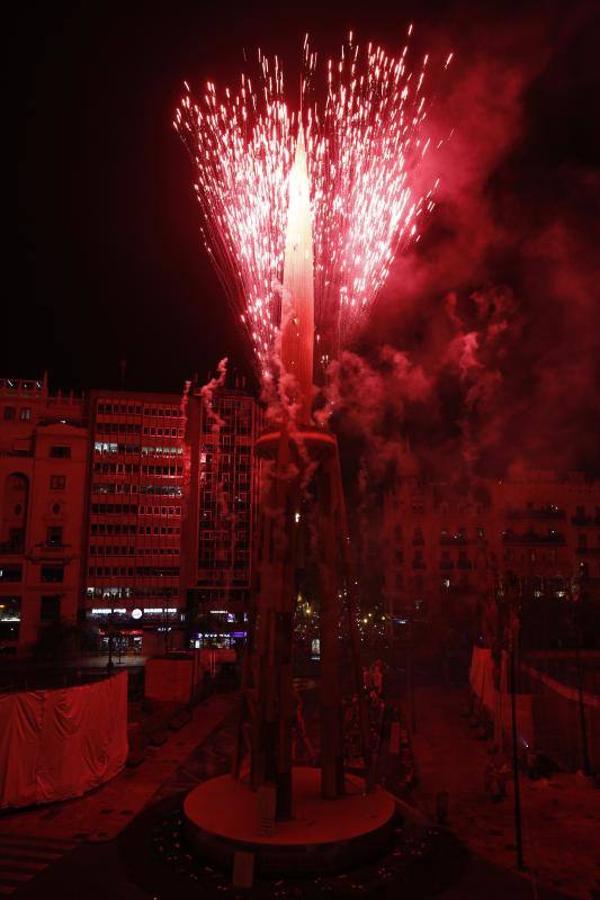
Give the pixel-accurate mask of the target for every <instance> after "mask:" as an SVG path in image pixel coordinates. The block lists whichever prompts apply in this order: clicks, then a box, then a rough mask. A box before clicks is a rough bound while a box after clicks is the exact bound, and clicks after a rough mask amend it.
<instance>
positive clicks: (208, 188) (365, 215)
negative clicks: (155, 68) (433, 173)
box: [174, 30, 449, 371]
mask: <svg viewBox="0 0 600 900" xmlns="http://www.w3.org/2000/svg"><path fill="white" fill-rule="evenodd" d="M409 33H410V30H409ZM304 49H305V73H304V78H303V82H302V90H301V111H300V112H299V113H298V114H296V113H291V112H290V111H289V108H288V105H287V103H286V100H285V96H284V81H283V73H282V69H281V66H280V64H279V60H278V59H277V57H276V58H275V59H274V61H273V62H270V61H269V60H268V59H267V58H266V57H264V56H263V55H261V54H260V52H259V67H260V68H259V78H258V81H257V82H255V84H253V83H252V80H251V79H250V78H248V77H247V76H246V75H242V79H241V85H240V88H239V90H238V91H237V92H232V91H230V90H229V89H227V90H225V91H224V93H223V96H222V97H220V98H219V97H218V96H217V92H216V89H215V86H214V85H213V84H212V83H209V84H208V85H207V90H206V93H205V95H204V97H203V99H202V100H201V101H197V100H194V99H192V96H191V94H190V92H189V88H188V86H187V85H186V89H187V94H186V96H185V97H184V99H183V100H182V102H181V105H180V107H179V109H178V110H177V114H176V119H175V122H174V125H175V127H176V129H177V131H178V132H179V134H180V135H181V137H182V138H183V140H184V142H185V144H186V146H187V148H188V150H189V152H190V154H191V156H192V158H193V161H194V165H195V170H196V184H195V189H196V193H197V196H198V200H199V202H200V204H201V206H202V210H203V213H204V216H203V220H204V226H203V234H204V238H205V243H206V246H207V250H208V252H209V253H210V255H211V258H212V260H213V262H214V264H215V267H216V269H217V272H218V273H219V275H220V277H221V280H222V282H223V285H224V288H225V290H226V292H227V295H228V297H229V300H230V302H231V304H232V306H233V309H234V311H235V314H236V316H237V317H239V320H240V321H241V322H242V324H243V326H244V327H245V329H246V330H247V332H248V334H249V337H250V340H251V342H252V345H253V347H254V350H255V352H256V357H257V360H258V362H259V364H260V366H261V369H262V370H263V371H267V370H268V367H269V359H270V354H271V352H272V350H273V348H274V346H275V344H276V341H277V337H278V334H279V328H280V325H281V317H282V289H281V285H282V282H283V262H284V254H285V246H286V226H287V216H288V180H289V177H290V172H291V169H292V163H293V160H294V155H295V149H296V141H297V134H298V131H299V130H302V129H304V130H305V133H306V144H307V166H308V173H309V179H310V205H311V212H312V231H313V241H314V289H315V291H314V292H315V326H316V334H317V338H319V337H321V336H323V335H326V336H327V339H326V341H325V344H326V346H327V347H328V348H330V349H332V351H333V352H334V353H335V352H336V350H337V349H338V348H339V346H340V344H342V345H343V344H346V343H348V342H349V341H351V340H352V338H353V336H354V335H355V334H356V331H357V329H358V328H359V327H360V325H361V323H362V321H363V320H364V318H365V315H366V314H367V313H368V311H369V309H370V308H371V307H372V305H373V303H374V301H375V299H376V297H377V294H378V292H379V291H380V289H381V287H382V285H383V284H384V282H385V280H386V278H387V276H388V274H389V270H390V265H391V263H392V260H393V258H394V256H395V254H396V253H398V251H399V249H400V248H401V247H402V246H405V245H406V244H407V243H408V242H409V241H411V240H416V239H418V237H419V218H420V216H421V215H422V213H423V211H424V210H426V209H427V210H431V209H433V205H434V201H433V190H434V188H435V185H432V186H431V189H430V190H428V191H426V192H425V193H423V192H419V191H417V189H416V187H415V185H416V184H417V183H418V180H419V179H418V170H419V164H420V162H421V160H422V158H423V157H424V155H425V154H426V153H427V150H428V147H429V140H428V138H427V135H426V127H425V126H426V114H427V113H426V106H427V104H426V100H425V92H424V86H425V79H426V72H427V66H428V58H427V56H426V57H425V58H424V60H423V61H422V65H421V67H420V71H419V72H418V73H414V72H412V71H410V70H409V68H408V66H407V62H406V60H407V50H408V48H407V47H405V48H404V50H403V52H402V54H401V55H400V56H399V57H398V58H394V57H390V56H386V54H385V53H384V51H383V50H382V49H381V48H380V47H373V46H372V45H369V46H368V47H367V48H366V50H364V51H361V49H360V48H359V47H358V46H357V45H355V44H354V43H353V39H352V35H350V37H349V40H348V41H347V42H346V43H345V44H344V46H343V48H342V53H341V56H340V59H339V60H338V61H337V63H334V62H333V61H332V60H330V61H329V62H328V63H327V65H326V67H324V68H323V69H319V66H318V64H317V58H316V55H315V54H314V53H312V52H311V51H310V48H309V46H308V43H307V42H306V41H305V47H304ZM448 62H449V60H447V61H446V65H447V64H448ZM321 71H323V72H324V74H325V78H324V80H321V81H320V80H319V75H320V72H321ZM299 126H300V128H299ZM325 344H324V346H325ZM322 362H324V363H326V362H327V357H326V356H325V357H324V358H322Z"/></svg>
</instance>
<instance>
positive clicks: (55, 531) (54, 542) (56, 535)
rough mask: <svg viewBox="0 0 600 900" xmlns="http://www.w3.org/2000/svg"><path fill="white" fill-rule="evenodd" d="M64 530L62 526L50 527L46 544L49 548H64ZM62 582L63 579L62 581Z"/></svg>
mask: <svg viewBox="0 0 600 900" xmlns="http://www.w3.org/2000/svg"><path fill="white" fill-rule="evenodd" d="M62 542H63V530H62V527H61V526H60V525H49V526H48V528H47V529H46V543H47V544H48V546H49V547H62ZM61 580H62V579H61Z"/></svg>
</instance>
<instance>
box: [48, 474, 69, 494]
mask: <svg viewBox="0 0 600 900" xmlns="http://www.w3.org/2000/svg"><path fill="white" fill-rule="evenodd" d="M66 486H67V476H66V475H51V476H50V490H51V491H64V489H65V488H66Z"/></svg>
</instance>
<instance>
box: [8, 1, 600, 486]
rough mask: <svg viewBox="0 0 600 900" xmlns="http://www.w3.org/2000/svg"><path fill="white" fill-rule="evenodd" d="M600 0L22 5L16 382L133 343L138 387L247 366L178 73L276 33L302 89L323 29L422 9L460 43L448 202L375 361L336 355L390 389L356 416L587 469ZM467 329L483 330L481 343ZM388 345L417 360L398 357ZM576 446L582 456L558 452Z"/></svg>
mask: <svg viewBox="0 0 600 900" xmlns="http://www.w3.org/2000/svg"><path fill="white" fill-rule="evenodd" d="M323 5H325V4H323ZM594 6H595V4H593V3H578V2H574V3H564V2H561V3H559V2H556V3H544V4H540V3H538V4H534V3H529V4H527V3H525V4H524V3H501V4H496V5H494V6H492V5H490V4H481V3H476V2H468V3H456V4H449V3H446V2H439V3H436V2H425V3H423V2H421V3H413V2H411V3H404V4H399V3H398V4H390V10H389V11H388V10H387V8H386V5H384V4H378V3H364V2H363V3H360V4H358V3H339V2H337V3H333V4H330V5H328V6H327V9H326V10H325V11H324V10H323V9H322V8H321V4H317V3H303V4H294V5H293V6H291V5H289V4H271V5H267V4H256V5H253V4H248V3H246V4H244V5H243V6H242V5H237V4H232V3H219V4H213V5H211V6H210V8H208V9H205V8H204V4H201V3H183V2H177V0H173V2H169V3H162V4H151V3H144V4H142V3H140V4H137V3H124V4H121V3H118V4H113V3H95V2H88V3H81V4H60V3H56V4H47V3H42V4H39V5H36V4H21V5H20V9H19V12H18V13H16V14H15V15H16V16H17V17H18V18H17V20H15V21H14V22H13V27H12V33H11V32H10V31H9V32H7V39H6V40H7V44H8V51H9V52H8V57H9V59H8V65H9V71H8V73H7V74H6V75H5V85H6V86H7V88H8V94H9V97H8V106H7V109H8V110H10V113H9V115H5V120H9V117H10V121H12V127H11V129H10V130H9V131H8V132H7V136H6V137H5V143H8V144H9V146H10V149H11V152H12V151H14V153H15V156H16V159H15V162H14V163H13V164H12V166H11V167H10V169H9V170H8V172H7V175H8V180H9V182H11V181H12V180H13V178H14V180H15V181H16V187H17V207H16V214H15V216H14V219H9V222H12V221H14V229H11V230H14V233H15V238H16V244H15V248H14V252H13V253H12V254H11V256H10V259H9V271H10V272H12V278H11V284H12V287H11V288H10V291H9V292H8V295H7V294H6V292H5V297H6V308H7V311H8V320H7V319H6V313H5V323H6V331H5V334H4V341H3V353H2V357H3V361H2V366H1V368H2V370H3V374H13V375H21V376H31V375H39V374H40V373H41V371H42V370H43V369H47V370H48V371H49V375H50V380H51V384H52V385H53V386H55V387H58V386H62V387H75V388H87V387H93V386H109V385H113V386H118V384H119V381H120V375H119V362H120V360H122V359H126V360H127V376H126V384H127V386H128V387H130V388H135V389H150V390H151V389H154V390H179V389H180V388H181V385H182V382H183V380H184V379H185V378H187V377H190V376H191V375H193V374H194V373H198V374H199V377H200V378H201V379H203V378H204V377H205V376H206V374H207V372H208V371H209V370H211V369H214V368H215V366H216V363H217V362H218V360H219V359H220V358H221V357H222V356H224V355H229V356H230V357H231V358H232V360H234V361H235V363H236V364H237V365H239V367H240V368H241V369H242V370H244V369H245V368H247V367H248V361H247V360H246V359H245V358H244V353H245V351H244V346H243V343H242V341H241V339H240V337H239V335H238V334H237V332H236V330H235V328H234V327H233V326H232V320H231V317H230V315H229V312H228V310H227V309H226V306H225V300H224V297H223V294H222V291H221V288H220V287H219V284H218V282H217V280H216V278H215V276H214V275H213V273H212V270H211V268H210V265H209V263H208V261H207V259H206V256H205V253H204V251H203V248H202V244H201V239H200V235H199V208H198V206H197V203H196V201H195V199H194V196H193V192H192V180H193V172H192V169H191V165H190V163H189V160H188V158H187V156H186V153H185V150H184V149H183V147H182V145H181V144H180V142H179V140H178V138H177V136H176V134H175V132H174V131H173V129H172V126H171V121H172V118H173V112H174V109H175V106H176V104H177V101H178V99H179V97H180V96H181V84H182V81H183V80H184V79H187V80H188V81H189V82H190V83H191V84H192V87H196V88H201V86H202V84H203V82H204V81H205V80H206V79H207V78H211V79H212V78H214V80H215V81H217V82H220V83H232V84H233V83H235V82H236V81H237V79H238V77H239V74H238V73H239V71H240V69H241V68H242V66H243V58H242V54H243V51H244V49H245V51H246V53H247V54H253V53H254V52H255V49H256V47H257V46H260V47H261V48H263V49H265V50H266V51H270V52H277V53H279V54H280V55H281V56H282V57H283V59H284V61H286V73H287V82H288V85H289V84H292V83H295V69H294V66H296V67H297V63H298V60H299V48H300V47H301V43H302V39H303V36H304V33H305V32H306V31H308V32H309V33H310V34H311V35H312V36H313V42H314V44H315V45H316V46H317V47H318V48H319V49H320V50H322V51H323V52H324V53H325V54H328V53H336V52H337V48H338V45H339V42H340V40H341V38H342V37H343V35H344V33H345V32H346V31H347V30H348V29H350V28H352V29H354V31H355V33H356V34H357V36H358V38H359V40H361V41H363V42H367V41H369V40H374V41H381V42H383V45H384V46H385V48H386V49H387V50H389V51H390V52H395V51H399V50H400V49H401V47H402V46H403V43H404V36H405V33H406V27H407V25H408V23H409V22H410V21H414V23H415V31H414V40H415V46H416V48H417V49H420V48H423V50H431V52H432V53H433V54H434V55H435V54H438V56H439V58H441V59H442V58H445V56H446V55H447V53H448V52H449V51H450V50H454V52H455V60H456V61H455V64H453V67H451V69H450V70H449V71H448V73H447V75H446V77H445V78H444V79H442V80H441V81H442V83H440V84H438V87H437V92H436V97H435V105H434V111H433V116H434V120H435V121H436V124H437V126H438V127H440V128H450V127H454V129H455V133H456V137H455V139H454V141H453V143H452V145H451V147H450V150H449V152H448V155H447V158H446V162H445V169H444V167H442V171H441V173H440V174H441V177H442V194H441V196H440V198H439V199H440V206H439V208H438V212H437V214H436V216H435V218H434V219H433V220H432V221H431V223H430V226H429V228H428V230H427V233H426V235H425V236H424V239H423V240H422V242H421V243H420V244H419V245H418V246H417V247H416V248H413V249H412V250H411V251H410V252H409V253H408V254H407V256H406V257H405V258H404V259H402V260H400V261H399V263H398V265H397V266H396V268H395V270H394V272H393V273H392V277H391V279H390V282H389V284H388V285H387V287H386V289H385V291H384V293H383V296H382V298H381V302H380V304H379V306H378V309H377V311H376V314H375V316H374V317H373V321H372V323H371V324H370V326H369V328H368V330H367V332H366V334H365V336H364V339H363V342H362V345H361V346H360V347H359V348H354V349H355V350H358V351H359V352H360V365H359V368H360V367H364V368H365V370H368V371H367V372H365V371H362V370H361V371H357V370H356V365H357V363H356V360H355V361H354V363H352V364H350V363H349V361H348V360H346V363H344V364H342V366H341V375H340V377H344V378H346V376H347V374H348V366H349V365H350V369H352V365H354V367H355V370H353V371H352V372H351V373H350V377H349V380H348V379H347V386H350V388H351V389H352V391H354V387H356V385H355V384H354V383H353V381H352V379H353V378H356V379H358V381H360V379H363V381H364V377H365V374H366V375H368V376H369V377H371V376H372V377H373V378H379V379H383V382H382V384H384V385H385V384H388V382H389V380H390V378H391V382H390V383H389V384H388V386H390V387H391V391H392V394H393V396H394V397H395V399H396V401H397V402H395V403H394V404H392V406H391V408H390V407H389V405H388V406H386V407H385V409H382V411H381V412H380V413H377V415H376V416H375V418H374V420H371V419H369V420H368V421H367V420H365V418H364V415H365V409H364V408H363V407H361V406H360V390H357V391H355V392H354V393H356V396H357V397H358V398H359V399H358V400H353V401H352V402H351V403H349V404H348V409H347V411H346V412H347V430H348V431H350V432H351V431H354V432H356V431H360V429H361V428H363V429H364V428H366V429H369V430H370V431H373V429H374V430H375V432H377V431H378V430H379V432H380V433H381V435H382V436H383V439H386V440H387V438H389V437H391V438H392V439H393V436H394V433H395V429H396V428H397V427H400V426H402V427H403V428H404V429H406V427H408V426H410V429H411V431H412V433H413V435H414V442H415V443H416V444H417V445H419V442H421V444H422V447H423V450H424V452H425V451H426V450H427V449H428V448H429V451H430V452H431V453H433V454H434V455H435V454H438V455H439V454H440V451H441V452H442V453H443V454H445V456H446V457H447V458H453V455H456V454H458V455H460V456H461V458H462V459H464V460H466V461H467V464H468V465H471V464H472V463H473V462H474V461H475V463H476V464H477V465H480V464H481V460H482V457H483V456H485V457H486V460H487V462H485V463H484V464H483V470H485V469H486V465H487V468H489V469H494V467H496V468H503V467H505V466H506V465H507V464H508V463H509V462H511V461H512V462H514V461H515V460H518V459H523V460H524V461H528V460H529V458H530V457H532V456H537V457H540V458H543V457H544V456H547V457H548V462H549V464H551V465H559V466H562V467H569V466H575V465H577V466H584V467H586V468H588V469H592V470H593V469H594V468H595V464H596V461H597V459H598V458H599V456H600V453H599V445H598V440H597V438H598V432H597V421H598V418H600V409H599V381H600V374H599V369H598V359H599V357H600V340H599V337H598V334H599V330H600V329H599V327H598V317H599V315H600V314H599V312H598V310H599V309H600V306H599V303H598V301H599V298H598V283H599V280H598V275H599V274H600V273H599V272H598V259H597V257H598V241H597V238H598V235H597V233H595V230H596V231H597V228H598V218H597V214H598V197H599V170H598V163H599V159H600V153H599V147H598V88H599V83H598V82H599V79H598V69H599V67H598V46H599V43H598V38H599V34H598V31H599V29H598V21H597V18H595V16H594ZM392 10H393V11H392ZM10 172H12V173H13V176H12V178H11V176H10V174H9V173H10ZM490 328H491V329H492V330H491V331H490ZM473 334H475V335H476V338H475V342H474V341H473V340H472V339H467V340H466V341H465V337H468V336H469V335H473ZM500 334H502V335H504V336H503V337H501V338H499V337H498V335H500ZM384 344H386V345H388V349H387V350H382V346H383V345H384ZM390 347H391V348H393V350H390V349H389V348H390ZM468 347H470V349H471V351H473V352H474V353H475V357H476V358H473V354H472V355H471V358H470V359H469V358H468V353H467V354H466V355H465V353H466V348H468ZM393 352H396V353H399V354H401V355H402V359H404V361H405V362H404V363H403V364H402V366H401V367H400V368H401V371H400V370H398V366H397V365H396V364H395V363H393V362H391V360H393ZM358 358H359V357H357V359H358ZM399 371H400V376H399V375H398V372H399ZM415 373H416V375H418V376H419V378H420V377H421V376H423V378H424V379H425V382H426V383H427V385H428V389H427V390H426V391H425V392H424V388H423V380H422V379H421V381H420V382H419V383H420V384H421V388H419V389H418V390H416V389H415V384H414V383H413V382H414V381H415V379H414V377H413V376H414V375H415ZM417 381H418V378H417ZM415 390H416V393H415ZM419 390H420V393H419ZM341 393H342V394H343V393H344V387H343V385H342V390H341ZM383 394H384V397H385V398H386V401H387V395H388V391H387V390H384V391H383ZM524 394H525V395H526V396H527V397H528V398H529V402H528V403H524V402H523V398H524ZM367 406H368V404H367ZM383 406H385V403H383ZM507 410H510V411H511V412H510V414H508V412H507ZM371 412H372V411H371ZM367 414H369V415H370V413H369V410H368V409H367ZM342 415H343V413H342ZM532 417H533V419H534V420H535V421H534V423H533V424H532V422H531V419H532ZM390 418H391V419H392V420H393V423H394V424H393V425H392V426H391V428H390V426H389V420H390ZM365 422H366V424H365ZM525 423H527V424H525ZM586 423H587V425H586ZM342 424H343V423H342ZM523 430H524V431H525V432H526V433H525V434H524V437H523V441H522V447H521V448H520V450H519V452H518V453H512V451H510V452H509V451H507V448H506V444H507V435H508V434H511V435H514V434H515V432H517V433H519V434H521V433H523ZM582 431H585V432H586V433H585V435H583V436H582ZM563 442H564V445H565V447H566V446H567V445H568V446H569V448H570V449H569V450H568V451H567V450H565V451H564V452H562V453H558V454H557V453H556V446H557V443H558V444H559V446H561V447H562V445H563ZM490 459H491V460H493V462H492V463H491V464H490ZM480 467H481V465H480Z"/></svg>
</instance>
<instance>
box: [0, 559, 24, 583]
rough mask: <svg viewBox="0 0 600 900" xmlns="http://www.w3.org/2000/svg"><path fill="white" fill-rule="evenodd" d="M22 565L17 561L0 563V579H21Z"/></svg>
mask: <svg viewBox="0 0 600 900" xmlns="http://www.w3.org/2000/svg"><path fill="white" fill-rule="evenodd" d="M22 578H23V566H21V565H20V564H18V563H0V581H21V579H22Z"/></svg>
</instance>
